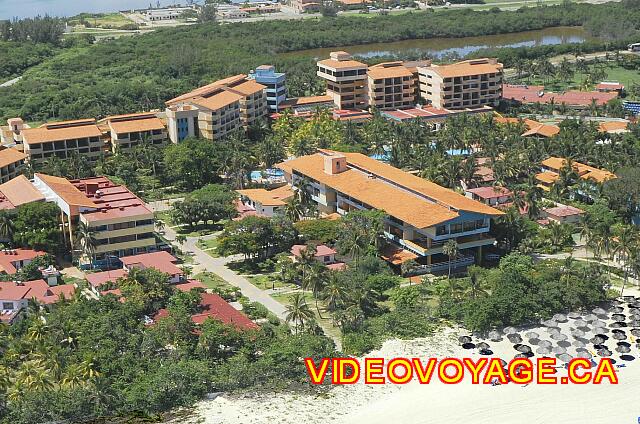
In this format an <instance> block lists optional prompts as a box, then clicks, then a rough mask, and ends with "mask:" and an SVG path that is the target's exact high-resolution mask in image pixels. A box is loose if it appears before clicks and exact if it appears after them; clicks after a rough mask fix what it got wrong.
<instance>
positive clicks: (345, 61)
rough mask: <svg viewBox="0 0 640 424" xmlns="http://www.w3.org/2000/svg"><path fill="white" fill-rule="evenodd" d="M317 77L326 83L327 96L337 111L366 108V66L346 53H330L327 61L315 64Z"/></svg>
mask: <svg viewBox="0 0 640 424" xmlns="http://www.w3.org/2000/svg"><path fill="white" fill-rule="evenodd" d="M317 65H318V72H317V75H318V76H319V77H320V78H322V79H323V80H325V81H326V84H327V96H330V97H331V98H332V99H333V102H334V104H335V105H336V107H337V108H338V109H365V108H366V107H367V78H368V77H367V65H366V64H364V63H361V62H358V61H355V60H353V59H352V58H351V55H350V54H349V53H347V52H343V51H339V52H331V54H330V57H329V59H325V60H321V61H319V62H318V63H317Z"/></svg>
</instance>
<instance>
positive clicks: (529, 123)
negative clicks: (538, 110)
mask: <svg viewBox="0 0 640 424" xmlns="http://www.w3.org/2000/svg"><path fill="white" fill-rule="evenodd" d="M493 120H494V122H495V123H497V124H505V125H519V124H523V125H524V126H525V128H526V129H527V130H526V131H525V132H523V133H522V134H521V135H522V136H523V137H539V138H551V137H553V136H555V135H557V134H558V133H560V127H559V126H557V125H554V124H543V123H542V122H538V121H534V120H533V119H520V118H509V117H504V116H502V115H500V114H498V113H496V114H495V116H494V118H493Z"/></svg>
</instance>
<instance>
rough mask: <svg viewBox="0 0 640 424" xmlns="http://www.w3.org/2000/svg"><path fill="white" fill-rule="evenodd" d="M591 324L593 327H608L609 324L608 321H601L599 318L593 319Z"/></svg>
mask: <svg viewBox="0 0 640 424" xmlns="http://www.w3.org/2000/svg"><path fill="white" fill-rule="evenodd" d="M591 326H592V327H606V326H607V323H606V322H604V321H601V320H599V319H597V320H595V321H593V322H592V323H591Z"/></svg>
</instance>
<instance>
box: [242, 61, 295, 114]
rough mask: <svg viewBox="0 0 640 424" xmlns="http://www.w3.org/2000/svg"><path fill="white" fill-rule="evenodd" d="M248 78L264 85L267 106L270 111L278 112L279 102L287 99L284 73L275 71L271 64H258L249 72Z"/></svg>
mask: <svg viewBox="0 0 640 424" xmlns="http://www.w3.org/2000/svg"><path fill="white" fill-rule="evenodd" d="M249 78H250V79H253V80H255V81H256V82H257V83H258V84H262V85H264V86H265V87H266V89H265V93H266V96H267V107H268V108H269V111H270V112H278V111H279V110H280V104H281V103H282V102H284V101H285V100H287V87H286V86H285V80H286V75H285V74H284V73H283V72H276V67H275V66H273V65H260V66H258V67H257V68H256V70H255V71H253V72H250V73H249Z"/></svg>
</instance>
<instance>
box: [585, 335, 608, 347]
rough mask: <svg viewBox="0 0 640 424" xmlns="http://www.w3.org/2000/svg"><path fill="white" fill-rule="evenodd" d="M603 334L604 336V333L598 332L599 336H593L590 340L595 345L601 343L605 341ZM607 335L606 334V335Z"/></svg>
mask: <svg viewBox="0 0 640 424" xmlns="http://www.w3.org/2000/svg"><path fill="white" fill-rule="evenodd" d="M601 336H604V334H598V335H597V336H595V337H593V338H592V339H591V340H589V341H590V342H591V343H593V344H594V345H599V344H602V343H604V341H605V339H604V338H603V337H601ZM604 337H606V336H604Z"/></svg>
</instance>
